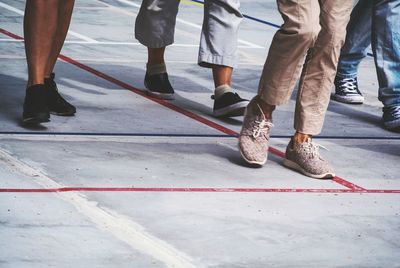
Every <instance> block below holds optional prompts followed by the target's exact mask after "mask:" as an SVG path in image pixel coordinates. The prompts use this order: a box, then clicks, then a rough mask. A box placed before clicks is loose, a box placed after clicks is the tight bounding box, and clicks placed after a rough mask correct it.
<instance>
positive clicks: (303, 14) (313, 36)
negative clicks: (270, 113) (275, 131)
mask: <svg viewBox="0 0 400 268" xmlns="http://www.w3.org/2000/svg"><path fill="white" fill-rule="evenodd" d="M277 2H278V9H279V12H280V13H281V15H282V18H283V20H284V24H283V25H282V26H281V28H280V30H278V31H277V32H276V34H275V36H274V38H273V41H272V43H271V46H270V50H269V53H268V57H267V60H266V62H265V65H264V70H263V74H262V76H261V80H260V85H259V92H258V95H259V96H260V97H261V99H262V100H264V101H265V102H267V103H268V104H270V105H281V104H284V103H287V102H288V100H289V98H290V96H291V94H292V91H293V89H294V87H295V84H296V81H297V80H298V78H299V77H300V82H299V90H298V94H297V103H296V111H295V119H294V128H295V129H296V130H297V131H298V132H301V133H305V134H310V135H316V134H319V133H320V132H321V129H322V125H323V122H324V118H325V113H326V110H327V107H328V103H329V98H330V92H331V87H332V83H333V79H334V77H335V74H336V67H337V63H338V59H339V55H340V49H341V47H342V45H343V43H344V40H345V36H346V25H347V23H348V20H349V18H350V12H351V9H352V7H353V1H352V0H297V1H296V0H278V1H277ZM300 72H301V74H300Z"/></svg>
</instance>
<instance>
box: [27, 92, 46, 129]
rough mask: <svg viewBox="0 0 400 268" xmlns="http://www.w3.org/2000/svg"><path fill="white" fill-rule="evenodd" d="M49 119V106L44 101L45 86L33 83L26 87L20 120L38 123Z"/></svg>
mask: <svg viewBox="0 0 400 268" xmlns="http://www.w3.org/2000/svg"><path fill="white" fill-rule="evenodd" d="M49 121H50V114H49V108H48V106H47V102H46V87H45V86H44V85H33V86H30V87H28V88H27V89H26V95H25V101H24V112H23V114H22V122H23V123H25V124H40V123H44V122H49Z"/></svg>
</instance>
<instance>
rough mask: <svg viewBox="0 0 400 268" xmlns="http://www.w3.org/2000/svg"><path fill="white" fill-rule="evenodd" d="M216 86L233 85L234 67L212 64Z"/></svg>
mask: <svg viewBox="0 0 400 268" xmlns="http://www.w3.org/2000/svg"><path fill="white" fill-rule="evenodd" d="M212 72H213V78H214V85H215V88H217V87H219V86H222V85H229V86H230V85H231V83H232V72H233V68H232V67H228V66H223V65H212Z"/></svg>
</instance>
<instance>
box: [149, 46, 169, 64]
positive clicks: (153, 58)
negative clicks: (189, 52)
mask: <svg viewBox="0 0 400 268" xmlns="http://www.w3.org/2000/svg"><path fill="white" fill-rule="evenodd" d="M147 51H148V54H147V57H148V58H147V64H148V65H154V64H160V63H164V62H165V61H164V53H165V47H162V48H150V47H148V48H147Z"/></svg>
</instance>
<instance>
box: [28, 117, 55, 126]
mask: <svg viewBox="0 0 400 268" xmlns="http://www.w3.org/2000/svg"><path fill="white" fill-rule="evenodd" d="M22 122H23V123H24V124H29V125H36V124H40V123H47V122H50V118H49V117H48V116H47V115H38V116H36V117H28V118H23V119H22Z"/></svg>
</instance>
